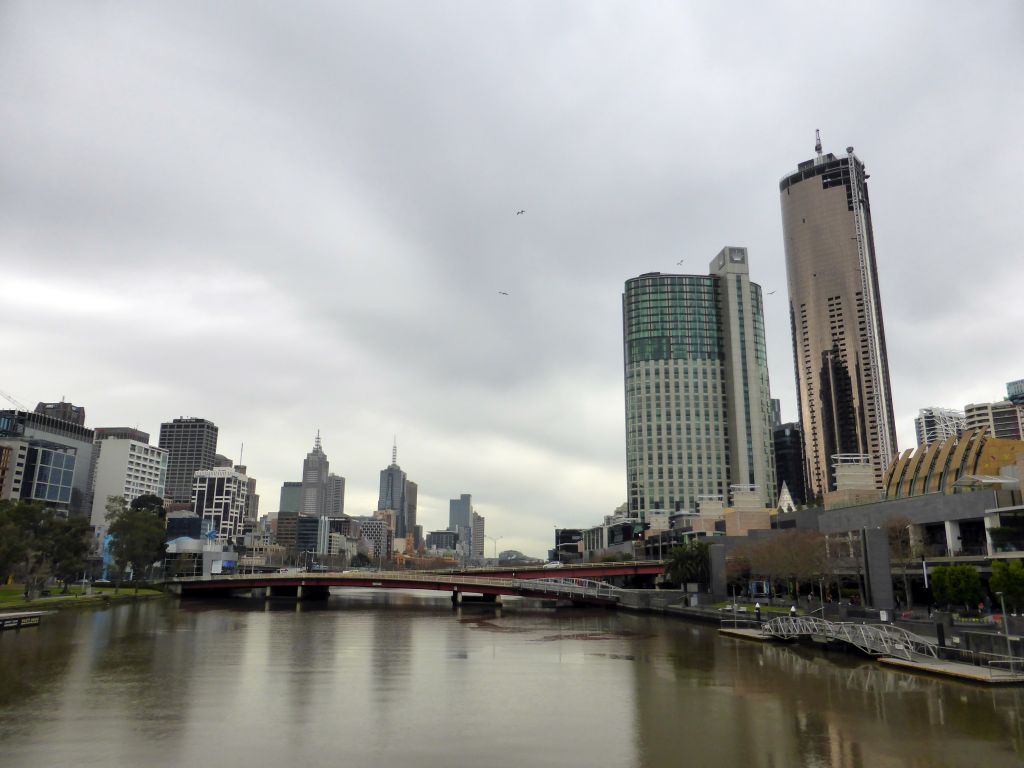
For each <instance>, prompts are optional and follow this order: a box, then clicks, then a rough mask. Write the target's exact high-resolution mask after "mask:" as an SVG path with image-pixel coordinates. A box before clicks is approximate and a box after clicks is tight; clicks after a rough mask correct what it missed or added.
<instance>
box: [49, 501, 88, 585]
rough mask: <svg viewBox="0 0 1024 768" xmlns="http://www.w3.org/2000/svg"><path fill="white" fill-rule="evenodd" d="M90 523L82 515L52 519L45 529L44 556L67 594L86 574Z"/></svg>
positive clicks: (54, 517)
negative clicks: (75, 581) (82, 575)
mask: <svg viewBox="0 0 1024 768" xmlns="http://www.w3.org/2000/svg"><path fill="white" fill-rule="evenodd" d="M89 530H90V525H89V521H88V520H87V519H86V518H84V517H82V516H80V515H76V516H74V517H68V518H63V517H57V516H56V515H54V516H52V517H50V518H49V519H48V520H47V521H46V522H45V523H44V526H43V540H42V545H43V548H44V555H45V558H46V560H47V561H48V562H49V569H50V572H51V573H52V574H53V576H55V577H56V578H58V579H60V581H61V583H63V585H64V592H65V593H66V592H67V591H68V587H69V586H70V584H71V582H73V581H74V580H75V579H76V578H78V576H80V575H81V574H82V573H83V572H84V571H85V566H86V556H87V555H88V553H89Z"/></svg>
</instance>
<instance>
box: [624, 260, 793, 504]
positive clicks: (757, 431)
mask: <svg viewBox="0 0 1024 768" xmlns="http://www.w3.org/2000/svg"><path fill="white" fill-rule="evenodd" d="M622 335H623V358H624V368H625V395H626V475H627V498H628V504H629V513H630V515H631V516H632V517H637V518H640V519H646V518H647V517H649V516H651V515H656V514H674V513H677V512H694V511H696V510H697V502H698V500H699V499H700V498H701V497H710V498H716V499H721V500H722V501H723V502H725V503H727V504H728V503H730V502H731V501H732V499H733V496H734V493H735V492H736V491H737V490H743V491H747V492H753V493H755V494H756V496H757V497H758V499H759V500H760V503H761V504H762V505H764V506H768V505H771V504H773V503H774V501H775V467H774V459H773V455H772V430H771V423H772V408H771V395H770V389H769V382H768V361H767V356H766V353H765V343H764V319H763V312H762V305H761V288H760V286H758V285H757V284H755V283H751V282H750V279H749V274H748V268H747V251H746V249H745V248H724V249H723V250H722V251H721V252H720V253H719V254H718V255H717V256H716V257H715V259H714V261H712V263H711V274H709V275H707V276H702V275H663V274H661V273H658V272H653V273H648V274H644V275H640V276H639V277H635V278H632V279H631V280H628V281H626V288H625V292H624V293H623V296H622Z"/></svg>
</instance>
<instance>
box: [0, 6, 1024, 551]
mask: <svg viewBox="0 0 1024 768" xmlns="http://www.w3.org/2000/svg"><path fill="white" fill-rule="evenodd" d="M769 5H770V7H769ZM1022 40H1024V5H1021V4H1020V3H1018V2H986V3H979V4H969V5H968V4H961V3H936V2H920V3H900V4H898V8H896V7H895V6H894V4H892V3H857V4H855V6H849V5H844V6H840V5H836V4H827V3H814V4H806V5H804V4H778V3H772V4H765V3H753V2H751V3H748V4H746V5H742V4H736V3H728V4H721V3H712V2H708V3H703V4H698V3H658V2H645V3H642V4H641V3H621V2H620V3H613V2H590V3H584V2H574V3H564V2H551V1H550V0H544V1H543V2H514V3H513V2H500V3H498V2H496V3H470V2H458V3H452V2H449V3H446V2H431V3H425V2H380V1H379V0H374V1H373V2H360V3H356V2H337V1H332V2H322V3H313V2H306V3H281V2H254V1H253V0H245V1H244V2H234V3H232V2H218V3H209V2H206V1H205V0H203V1H202V2H173V3H168V2H159V3H157V2H116V3H101V2H90V3H72V2H65V3H48V2H40V0H31V1H30V2H13V1H12V0H5V1H4V2H0V267H2V290H0V327H2V328H3V330H2V332H0V360H2V361H3V362H2V363H0V390H3V391H5V392H7V393H9V394H12V395H13V396H14V397H15V398H17V399H19V400H21V401H23V402H25V403H27V404H28V405H29V406H30V407H31V406H34V405H35V403H36V402H37V401H39V400H45V401H55V400H60V399H61V398H62V397H64V398H66V399H67V400H70V401H72V402H74V403H76V404H79V405H84V406H85V408H86V410H87V414H88V425H89V426H92V427H96V426H124V425H127V426H138V427H139V428H141V429H145V430H147V431H149V432H151V433H152V435H153V441H154V442H155V441H156V437H157V435H158V433H159V425H160V422H161V421H167V420H170V419H172V418H175V417H178V416H200V417H204V418H208V419H210V420H212V421H214V422H215V423H216V424H217V425H218V426H219V427H220V444H219V451H220V452H221V453H223V454H225V455H227V456H230V457H232V458H233V459H235V460H236V461H237V460H238V455H239V450H240V448H239V446H240V445H241V444H242V443H244V444H245V454H244V461H245V463H246V464H247V465H248V466H249V470H250V473H251V474H252V475H253V476H254V477H256V478H258V480H259V491H260V493H261V496H262V501H261V511H262V512H271V513H274V512H276V511H277V504H278V494H279V488H280V484H281V483H282V482H283V481H285V480H298V479H300V478H301V467H302V460H303V458H304V456H305V454H306V452H307V451H309V450H310V448H311V447H312V444H313V438H314V436H315V434H316V431H317V430H318V429H319V430H320V433H321V435H322V439H323V444H324V449H325V451H326V452H327V455H328V457H329V459H330V462H331V469H332V470H333V471H335V472H338V473H340V474H343V475H344V476H345V477H346V478H347V481H348V493H347V497H346V511H347V512H349V513H350V514H367V513H369V512H371V511H372V509H373V508H374V507H375V505H376V500H377V483H378V473H379V471H380V469H382V468H383V467H384V466H386V465H387V464H388V463H389V461H390V457H391V443H392V436H393V435H396V434H397V437H398V459H399V464H400V465H401V466H402V468H403V469H404V470H406V471H407V472H408V474H409V477H410V478H411V479H413V480H416V481H417V482H418V483H419V487H420V491H419V520H420V522H421V523H422V524H423V525H424V527H425V528H426V529H427V530H432V529H437V528H443V527H445V526H446V525H447V518H448V499H449V498H451V497H453V496H457V495H458V494H460V493H472V494H473V499H474V505H475V506H476V508H477V510H478V511H479V512H480V513H481V514H483V515H484V516H485V517H486V518H487V533H488V535H489V536H495V537H498V536H500V537H502V538H501V541H500V542H498V544H497V549H498V550H499V551H500V550H503V549H508V548H514V549H520V550H522V551H524V552H526V553H528V554H531V555H537V556H540V555H542V554H543V552H544V551H545V549H546V548H547V547H549V546H551V539H552V533H553V528H554V526H555V525H556V524H557V525H559V526H562V527H566V526H584V525H593V524H596V523H598V522H600V519H601V517H602V516H603V515H605V514H609V513H611V512H612V511H613V510H614V509H615V507H616V506H618V505H619V504H621V503H622V502H623V501H624V500H625V447H624V424H623V419H624V417H623V391H622V390H623V382H622V333H621V322H622V321H621V304H620V302H621V292H622V288H623V283H624V281H625V280H626V279H628V278H629V277H632V276H635V275H638V274H640V273H643V272H648V271H664V272H674V271H680V270H682V271H685V272H688V273H697V274H706V273H707V269H708V263H709V262H710V261H711V259H712V257H714V255H715V254H716V253H717V252H718V250H719V249H720V248H721V247H722V246H724V245H737V246H746V247H747V248H749V250H750V267H751V277H752V279H753V280H754V281H755V282H758V283H760V284H761V285H762V286H763V287H764V288H765V291H771V290H776V291H778V293H776V294H775V295H774V296H768V297H766V299H767V307H766V318H765V322H766V327H767V334H768V353H769V364H770V372H771V383H772V390H773V395H774V396H776V397H779V398H781V400H782V408H783V418H784V419H785V420H791V419H795V418H796V401H795V395H794V381H793V362H792V348H791V341H790V329H789V320H788V314H787V308H786V307H787V305H786V301H787V299H786V295H785V294H786V290H785V288H786V280H785V259H784V253H783V243H782V232H781V221H780V211H779V198H778V181H779V179H780V177H782V176H783V175H784V174H786V173H788V172H789V171H791V170H792V169H794V168H795V167H796V164H797V163H798V162H800V161H802V160H806V159H808V158H810V157H811V156H812V155H813V145H814V129H815V128H820V129H821V131H822V137H823V143H824V146H825V150H826V151H833V152H836V153H842V152H844V151H845V148H846V146H848V145H853V146H854V147H855V148H856V151H857V154H858V155H859V156H860V157H861V159H862V160H863V161H864V162H865V163H866V165H867V168H868V172H869V173H870V174H871V181H870V187H871V200H872V214H873V219H874V225H875V241H876V246H877V253H878V269H879V278H880V283H881V292H882V306H883V310H884V315H885V325H886V334H887V341H888V348H889V363H890V368H891V375H892V390H893V397H894V399H895V411H896V418H897V430H898V433H899V440H900V447H901V448H906V447H912V446H913V445H914V437H913V417H914V416H915V415H916V412H917V410H918V409H919V408H921V407H924V406H928V405H940V406H947V407H957V408H962V407H963V405H964V404H965V403H968V402H975V401H987V400H995V399H1000V398H1002V397H1003V396H1005V384H1006V382H1007V381H1009V380H1011V379H1017V378H1024V354H1022V350H1024V341H1022V331H1021V329H1022V328H1024V308H1022V306H1024V302H1022V300H1021V297H1022V292H1021V291H1022V286H1024V245H1022V243H1024V194H1022V185H1021V179H1022V177H1024V143H1022V140H1021V124H1022V122H1024V85H1022V82H1024V45H1022V43H1021V41H1022ZM520 209H525V210H526V213H525V214H524V215H521V216H517V215H516V211H518V210H520ZM679 259H685V262H684V265H683V266H682V267H678V268H677V267H676V262H677V261H678V260H679ZM501 291H504V292H507V294H508V295H507V296H505V295H502V294H501V293H499V292H501ZM493 551H494V545H493V544H492V543H491V542H488V543H487V554H488V555H490V554H491V553H492V552H493Z"/></svg>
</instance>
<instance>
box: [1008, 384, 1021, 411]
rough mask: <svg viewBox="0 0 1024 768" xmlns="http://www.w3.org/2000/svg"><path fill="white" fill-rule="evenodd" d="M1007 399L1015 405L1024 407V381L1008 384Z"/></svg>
mask: <svg viewBox="0 0 1024 768" xmlns="http://www.w3.org/2000/svg"><path fill="white" fill-rule="evenodd" d="M1006 399H1007V400H1009V401H1010V402H1011V403H1013V404H1014V405H1024V379H1017V380H1016V381H1008V382H1006Z"/></svg>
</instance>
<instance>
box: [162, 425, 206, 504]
mask: <svg viewBox="0 0 1024 768" xmlns="http://www.w3.org/2000/svg"><path fill="white" fill-rule="evenodd" d="M217 431H218V430H217V426H216V425H215V424H214V423H213V422H212V421H207V420H206V419H196V418H188V419H184V418H178V419H175V420H174V421H167V422H164V423H163V424H161V425H160V440H159V443H158V444H159V446H160V447H161V448H163V449H164V450H165V451H167V487H166V490H165V493H166V495H167V498H169V499H170V500H171V501H175V502H179V503H183V502H191V501H192V479H193V477H194V476H195V473H196V472H199V471H200V470H207V469H213V467H214V457H215V456H216V455H217Z"/></svg>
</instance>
